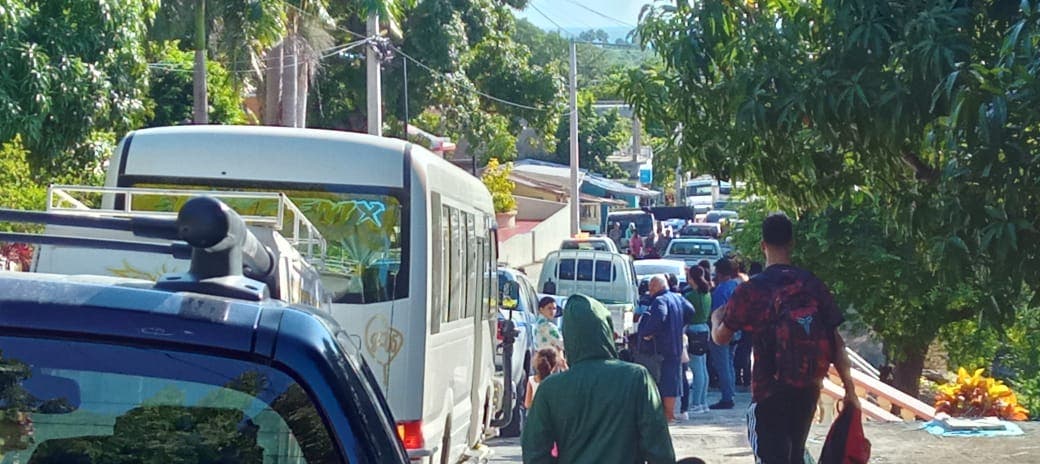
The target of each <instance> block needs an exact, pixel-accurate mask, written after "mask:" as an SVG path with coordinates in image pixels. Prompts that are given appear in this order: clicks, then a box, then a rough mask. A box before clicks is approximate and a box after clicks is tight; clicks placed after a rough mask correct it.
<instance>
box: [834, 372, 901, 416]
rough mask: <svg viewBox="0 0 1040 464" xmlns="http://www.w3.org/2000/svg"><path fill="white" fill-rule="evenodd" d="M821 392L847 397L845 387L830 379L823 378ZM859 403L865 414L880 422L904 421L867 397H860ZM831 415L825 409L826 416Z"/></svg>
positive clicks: (836, 396) (836, 398)
mask: <svg viewBox="0 0 1040 464" xmlns="http://www.w3.org/2000/svg"><path fill="white" fill-rule="evenodd" d="M820 393H822V395H820V396H821V397H822V396H828V397H830V398H832V399H834V400H837V401H840V400H841V399H842V398H845V389H844V388H843V387H840V386H838V384H836V383H834V382H831V380H830V379H823V389H821V390H820ZM859 404H860V407H862V408H863V416H864V417H866V418H868V419H871V420H875V421H879V422H902V421H903V419H900V418H899V417H897V416H896V415H894V414H892V413H890V412H888V411H886V410H884V409H882V408H881V407H880V406H878V405H876V404H874V403H871V402H870V401H868V400H866V399H863V398H860V402H859ZM829 415H830V414H829V411H824V417H825V418H826V417H827V416H829Z"/></svg>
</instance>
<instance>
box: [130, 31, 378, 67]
mask: <svg viewBox="0 0 1040 464" xmlns="http://www.w3.org/2000/svg"><path fill="white" fill-rule="evenodd" d="M366 43H368V40H367V39H366V40H357V41H354V42H350V43H346V44H341V45H336V46H332V47H329V48H326V49H325V50H322V51H321V53H322V54H321V56H320V58H319V59H325V58H329V57H332V56H336V55H339V54H341V53H343V52H346V51H349V50H352V49H354V48H357V47H359V46H361V45H364V44H366ZM296 56H298V55H289V56H287V57H282V59H283V60H284V59H287V58H288V59H293V58H295V57H296ZM298 65H299V64H298V63H291V64H285V65H282V66H279V67H276V68H272V67H267V68H265V69H286V68H291V67H293V66H298ZM148 68H150V69H158V70H163V71H175V72H184V73H191V72H194V69H193V67H183V66H181V65H180V63H172V62H157V63H148ZM227 72H230V73H253V72H254V71H253V70H249V69H240V70H233V69H228V70H227Z"/></svg>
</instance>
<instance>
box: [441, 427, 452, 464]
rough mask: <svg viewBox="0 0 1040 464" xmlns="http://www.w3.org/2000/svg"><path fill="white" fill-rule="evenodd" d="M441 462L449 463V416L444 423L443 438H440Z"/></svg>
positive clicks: (442, 463)
mask: <svg viewBox="0 0 1040 464" xmlns="http://www.w3.org/2000/svg"><path fill="white" fill-rule="evenodd" d="M441 464H451V416H448V420H447V421H446V422H445V423H444V438H443V439H442V440H441Z"/></svg>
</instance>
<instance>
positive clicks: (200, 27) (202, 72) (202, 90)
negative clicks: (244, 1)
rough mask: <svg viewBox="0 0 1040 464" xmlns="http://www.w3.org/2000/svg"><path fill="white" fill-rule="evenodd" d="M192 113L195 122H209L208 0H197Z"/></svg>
mask: <svg viewBox="0 0 1040 464" xmlns="http://www.w3.org/2000/svg"><path fill="white" fill-rule="evenodd" d="M192 80H193V83H194V92H193V97H194V101H193V102H192V115H193V119H194V121H195V124H207V123H209V101H208V100H209V98H208V96H207V92H206V0H196V1H195V69H194V72H193V73H192Z"/></svg>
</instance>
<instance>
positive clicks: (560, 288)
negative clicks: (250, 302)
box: [538, 250, 639, 342]
mask: <svg viewBox="0 0 1040 464" xmlns="http://www.w3.org/2000/svg"><path fill="white" fill-rule="evenodd" d="M636 285H637V282H636V273H635V269H634V268H633V266H632V258H631V257H630V256H628V255H624V254H621V253H613V252H609V251H600V250H557V251H553V252H551V253H549V255H548V256H546V257H545V263H544V264H543V265H542V273H541V275H540V276H539V277H538V290H539V291H541V292H542V293H549V294H555V295H561V296H570V295H573V294H576V293H581V294H584V295H588V296H591V297H593V298H595V299H597V300H599V301H600V302H601V303H603V304H604V305H606V306H607V309H609V310H610V313H611V316H612V318H613V320H614V338H615V340H618V341H619V342H620V341H621V340H625V339H626V338H625V337H624V336H625V335H627V334H628V333H629V332H631V330H632V311H633V310H634V309H635V307H636V304H637V303H638V301H639V294H638V292H637V290H638V289H637V288H636Z"/></svg>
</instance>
